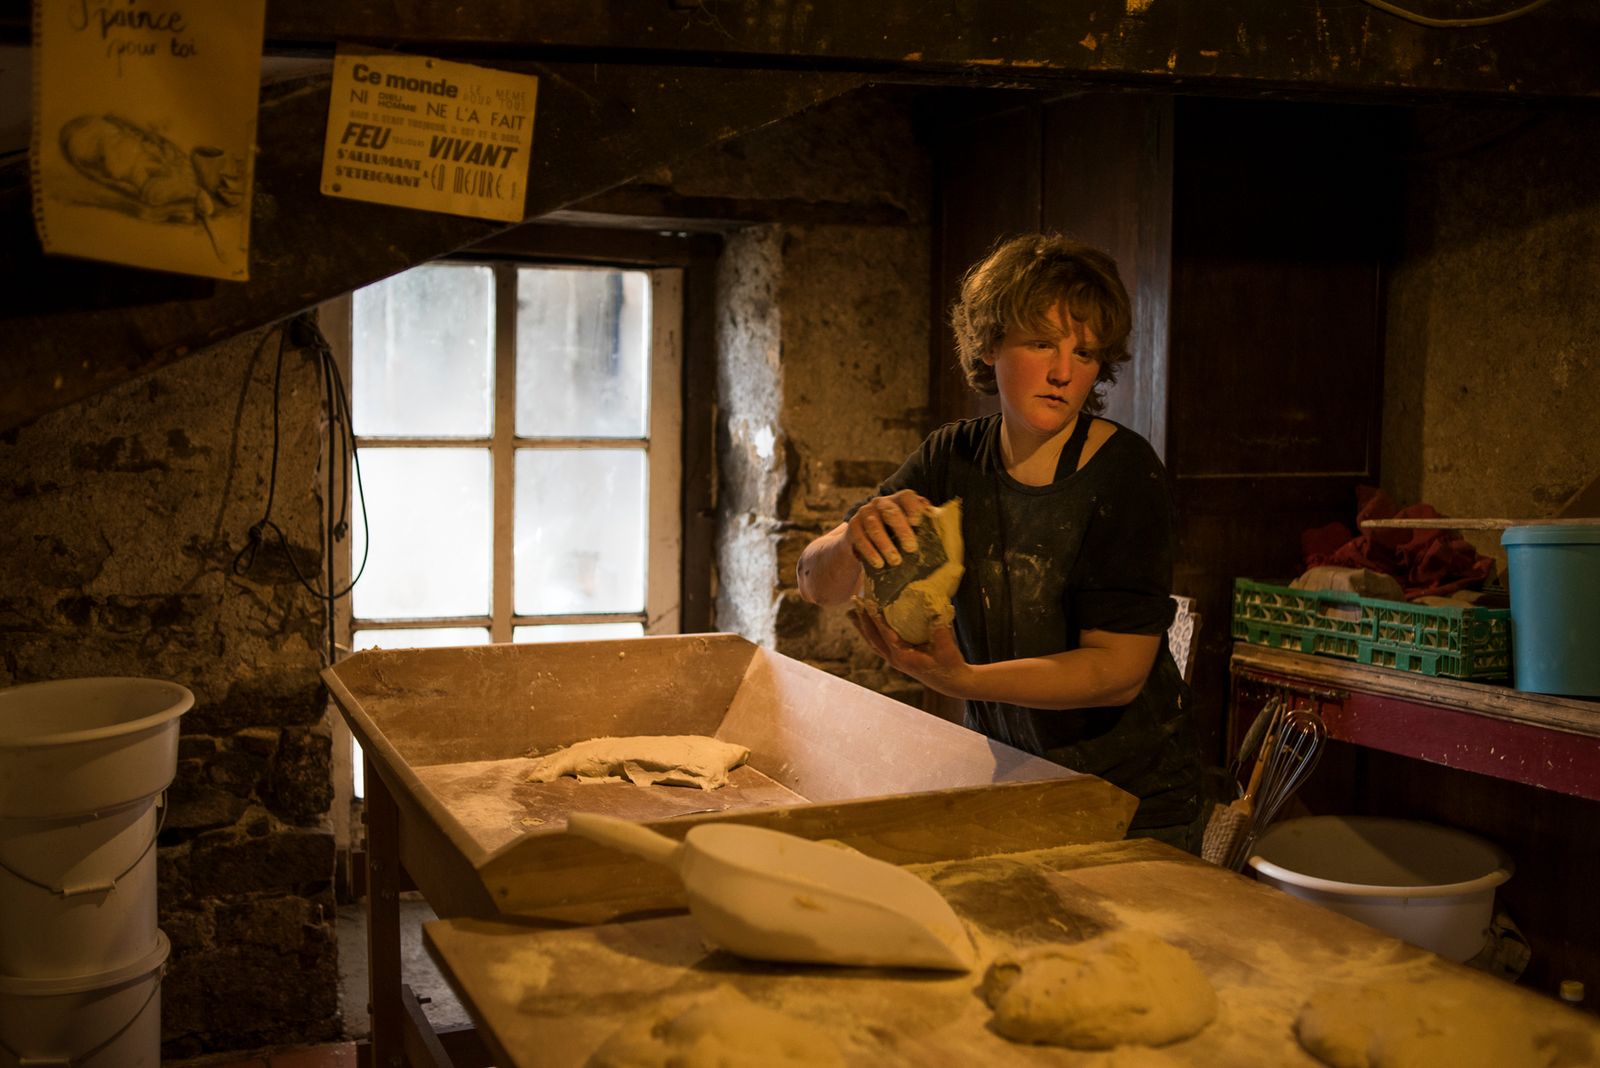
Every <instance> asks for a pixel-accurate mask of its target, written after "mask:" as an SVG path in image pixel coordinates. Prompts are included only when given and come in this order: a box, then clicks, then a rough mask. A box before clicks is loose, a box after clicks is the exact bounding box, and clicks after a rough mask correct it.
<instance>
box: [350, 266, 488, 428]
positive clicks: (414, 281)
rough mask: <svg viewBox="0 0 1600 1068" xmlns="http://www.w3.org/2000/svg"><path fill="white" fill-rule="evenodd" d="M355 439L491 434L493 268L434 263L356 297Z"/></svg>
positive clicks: (354, 296)
mask: <svg viewBox="0 0 1600 1068" xmlns="http://www.w3.org/2000/svg"><path fill="white" fill-rule="evenodd" d="M351 314H352V316H353V318H354V323H353V329H352V354H351V359H352V362H353V364H354V367H353V371H354V374H353V383H352V386H351V390H350V394H351V401H352V411H353V416H354V420H355V430H356V433H357V434H363V435H367V436H369V437H485V436H487V435H488V434H489V428H490V426H491V423H490V412H491V411H492V410H493V406H492V400H493V393H494V387H493V383H494V272H493V271H492V270H490V269H489V268H488V267H468V266H457V265H444V264H436V265H430V266H426V267H418V268H415V269H414V270H410V271H406V272H405V273H403V274H397V275H395V276H394V277H392V278H386V279H384V280H383V281H381V282H377V283H375V284H373V285H370V286H367V287H366V288H364V289H358V290H356V291H355V293H354V295H353V298H352V311H351Z"/></svg>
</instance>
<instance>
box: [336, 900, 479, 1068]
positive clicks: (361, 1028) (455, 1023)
mask: <svg viewBox="0 0 1600 1068" xmlns="http://www.w3.org/2000/svg"><path fill="white" fill-rule="evenodd" d="M435 918H436V917H435V916H434V914H433V910H432V909H431V908H429V907H428V903H427V902H426V901H424V900H422V898H421V896H420V895H417V894H405V895H403V896H402V897H401V899H400V959H401V978H402V981H404V982H406V983H408V984H410V986H411V989H412V990H414V991H415V992H416V994H417V996H418V997H421V998H427V999H428V1000H427V1001H425V1002H423V1005H422V1012H423V1015H425V1016H427V1018H428V1022H429V1023H431V1024H433V1026H434V1029H435V1030H441V1031H442V1030H446V1029H448V1028H452V1027H464V1026H468V1025H470V1024H471V1023H472V1020H471V1018H470V1017H469V1016H468V1015H467V1013H466V1010H465V1009H463V1008H462V1007H461V1002H460V1001H459V1000H458V999H457V998H456V995H455V992H454V991H453V990H451V989H450V984H449V983H447V982H446V981H445V978H444V976H442V975H440V974H439V968H438V966H437V965H435V964H434V963H433V958H432V957H430V956H428V950H427V947H425V946H424V945H423V944H422V925H423V924H424V923H427V922H428V921H429V920H432V919H435ZM339 1008H340V1011H341V1012H342V1013H343V1014H344V1033H345V1037H346V1038H350V1039H355V1040H358V1041H359V1040H361V1039H365V1038H366V1037H367V1036H368V1035H369V1034H370V1033H371V1029H370V1027H369V1022H368V1019H367V924H366V914H365V912H364V911H363V910H362V906H361V905H360V904H354V905H342V906H340V908H339Z"/></svg>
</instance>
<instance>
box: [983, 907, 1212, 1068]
mask: <svg viewBox="0 0 1600 1068" xmlns="http://www.w3.org/2000/svg"><path fill="white" fill-rule="evenodd" d="M983 996H984V1000H986V1001H988V1003H989V1006H990V1007H991V1008H992V1009H994V1019H993V1020H992V1021H991V1026H992V1027H993V1028H994V1029H995V1030H996V1031H998V1032H999V1033H1000V1034H1002V1035H1004V1036H1005V1037H1006V1038H1009V1039H1012V1040H1013V1041H1016V1042H1037V1043H1043V1044H1048V1045H1052V1046H1070V1047H1071V1048H1073V1049H1110V1048H1112V1047H1113V1046H1121V1045H1142V1046H1163V1045H1166V1044H1167V1043H1169V1042H1177V1041H1180V1040H1181V1039H1185V1038H1190V1037H1192V1036H1194V1035H1197V1034H1199V1033H1200V1032H1201V1031H1202V1030H1204V1029H1205V1026H1206V1025H1207V1024H1209V1023H1210V1022H1211V1021H1212V1020H1213V1019H1214V1018H1215V1017H1216V1015H1217V993H1216V991H1215V990H1213V989H1212V987H1211V982H1210V980H1208V979H1207V978H1206V977H1205V973H1204V972H1202V971H1201V970H1200V968H1199V966H1198V965H1196V964H1195V962H1194V960H1193V959H1192V958H1191V957H1190V956H1189V954H1187V953H1185V952H1184V951H1183V950H1181V949H1179V948H1178V947H1177V946H1174V945H1172V944H1170V943H1168V942H1163V941H1162V940H1161V939H1159V938H1157V937H1155V936H1154V935H1150V934H1146V933H1144V932H1143V931H1114V932H1111V933H1109V934H1104V935H1100V936H1098V937H1096V938H1091V939H1088V940H1087V941H1084V942H1075V943H1071V944H1064V945H1048V946H1035V947H1032V948H1029V949H1025V950H1020V951H1018V952H1015V953H1010V954H1005V955H1002V956H1000V957H998V958H997V959H996V960H995V962H994V963H993V964H991V965H990V966H989V971H988V973H987V974H986V975H985V976H984V978H983Z"/></svg>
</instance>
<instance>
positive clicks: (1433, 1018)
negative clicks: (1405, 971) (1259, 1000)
mask: <svg viewBox="0 0 1600 1068" xmlns="http://www.w3.org/2000/svg"><path fill="white" fill-rule="evenodd" d="M1294 1030H1295V1037H1296V1038H1297V1039H1299V1041H1300V1045H1301V1047H1302V1048H1304V1049H1305V1051H1306V1052H1307V1053H1309V1054H1311V1055H1312V1056H1313V1057H1315V1058H1317V1060H1319V1061H1321V1062H1322V1063H1323V1064H1326V1065H1329V1066H1331V1068H1435V1066H1440V1065H1448V1066H1449V1068H1548V1066H1549V1065H1550V1064H1551V1062H1552V1054H1551V1052H1550V1051H1548V1050H1541V1049H1540V1048H1539V1047H1538V1046H1537V1044H1536V1043H1535V1041H1534V1037H1533V1031H1534V1026H1533V1022H1532V1021H1531V1020H1530V1019H1528V1017H1527V1014H1526V1013H1524V1012H1522V1011H1521V1009H1520V1008H1519V1007H1518V1006H1517V1005H1516V1003H1515V1002H1513V1001H1511V1000H1509V999H1502V998H1496V997H1493V996H1492V995H1491V994H1490V993H1489V992H1488V991H1485V990H1483V989H1480V988H1479V987H1478V986H1477V984H1474V983H1469V982H1467V981H1465V980H1462V979H1455V978H1449V977H1443V976H1431V977H1421V978H1413V979H1391V980H1388V981H1384V982H1378V983H1363V984H1360V985H1356V984H1341V985H1331V986H1326V987H1323V988H1322V989H1321V990H1319V991H1317V992H1316V993H1315V994H1313V995H1312V996H1311V998H1310V999H1309V1000H1308V1001H1307V1002H1306V1003H1305V1005H1303V1006H1302V1007H1301V1009H1300V1013H1299V1015H1298V1016H1297V1017H1296V1018H1295V1023H1294Z"/></svg>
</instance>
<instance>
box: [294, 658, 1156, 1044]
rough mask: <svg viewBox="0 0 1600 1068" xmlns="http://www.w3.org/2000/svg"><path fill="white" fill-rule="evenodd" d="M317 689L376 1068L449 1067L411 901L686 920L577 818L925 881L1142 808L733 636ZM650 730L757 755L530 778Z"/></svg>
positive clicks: (1102, 786) (439, 909) (361, 677)
mask: <svg viewBox="0 0 1600 1068" xmlns="http://www.w3.org/2000/svg"><path fill="white" fill-rule="evenodd" d="M323 677H324V679H325V681H326V682H327V684H328V688H329V690H330V691H331V692H332V693H333V696H334V698H335V700H336V702H337V703H338V705H339V708H340V710H341V712H342V713H343V715H344V717H345V719H346V721H347V722H348V723H349V724H350V728H351V731H352V732H353V733H354V734H355V736H356V738H357V740H359V741H360V743H361V746H362V749H363V750H364V751H365V754H366V759H367V770H368V774H367V798H366V836H367V842H366V844H367V863H368V886H367V925H368V941H369V969H370V995H371V1007H370V1012H371V1016H372V1053H373V1064H374V1065H376V1066H378V1068H399V1066H400V1065H402V1064H404V1063H405V1061H406V1060H410V1061H411V1062H412V1063H413V1064H427V1063H430V1062H432V1061H437V1060H438V1059H439V1057H440V1056H441V1052H440V1049H439V1043H438V1041H437V1037H436V1036H434V1035H433V1034H432V1033H431V1031H429V1029H428V1028H427V1026H426V1020H425V1019H424V1018H423V1016H422V1013H421V1012H420V1011H418V1009H417V1006H416V1003H415V1000H414V999H412V998H409V997H407V996H406V992H405V988H404V976H403V975H402V973H401V959H400V936H399V901H398V895H399V893H400V892H401V890H402V889H404V888H406V887H407V886H410V885H415V886H416V887H417V888H418V889H419V890H421V891H422V893H423V895H424V896H425V897H426V898H427V900H428V903H429V905H431V906H432V908H433V910H434V911H435V912H436V913H437V914H438V915H439V916H441V917H445V918H447V919H453V918H466V917H472V918H476V919H480V920H492V919H504V918H513V917H514V918H519V919H522V920H525V921H529V920H539V921H543V922H554V921H561V922H577V923H598V922H603V921H606V920H609V919H612V918H614V917H615V916H617V915H618V914H619V913H621V912H627V911H637V910H639V909H646V908H674V907H681V905H682V895H681V892H680V888H679V887H678V884H677V880H676V877H675V876H674V875H672V873H670V872H668V871H667V870H666V869H664V868H662V867H660V866H659V865H655V864H651V863H649V862H647V861H643V860H638V859H636V858H633V857H628V856H625V855H623V854H619V853H616V852H615V851H613V850H608V849H606V848H604V847H603V846H599V845H596V844H595V843H593V842H589V841H586V840H583V839H580V838H576V837H574V836H572V835H568V834H566V833H565V830H566V814H567V813H568V812H569V811H589V812H602V813H605V814H608V815H613V816H618V817H621V818H625V819H633V820H639V821H643V822H649V823H650V824H651V825H652V826H654V827H656V828H658V829H660V830H663V831H664V832H666V833H672V834H679V835H681V834H683V833H684V832H685V830H686V829H687V827H688V826H690V825H692V824H694V823H697V822H700V821H703V820H711V819H731V820H737V821H740V822H747V823H754V824H758V825H762V826H768V827H774V828H777V829H780V830H786V831H790V832H792V833H795V834H799V835H802V836H804V837H809V838H834V839H838V840H840V841H842V842H845V843H847V844H849V845H851V846H853V847H855V848H857V849H860V850H862V851H863V852H865V853H868V854H870V855H872V856H875V857H878V858H879V859H882V860H887V861H890V862H892V863H898V864H911V863H922V862H932V861H944V860H959V859H962V858H967V857H973V856H978V855H982V854H987V853H993V852H996V851H1021V850H1031V849H1038V848H1040V847H1043V846H1056V845H1063V844H1068V843H1074V842H1103V841H1114V840H1116V839H1119V838H1121V837H1122V835H1123V834H1124V832H1125V831H1126V830H1127V826H1128V821H1129V820H1130V819H1131V818H1132V816H1133V810H1134V806H1135V801H1134V798H1133V797H1131V796H1130V795H1128V794H1126V793H1124V792H1123V791H1121V790H1119V789H1117V788H1116V787H1114V786H1112V785H1111V784H1109V783H1107V782H1104V781H1103V780H1100V779H1097V778H1094V777H1092V776H1087V775H1077V774H1074V773H1073V772H1070V771H1067V770H1066V769H1065V768H1062V767H1060V766H1059V765H1056V764H1052V763H1050V762H1048V761H1045V760H1041V759H1039V758H1037V757H1033V756H1030V755H1028V754H1026V753H1022V752H1019V751H1017V750H1015V749H1011V748H1009V747H1007V746H1004V745H1000V744H998V743H996V742H991V741H989V740H988V739H986V738H984V737H982V736H981V735H978V734H975V733H974V732H972V731H968V730H965V729H963V728H961V727H958V726H956V725H955V724H952V723H947V722H945V721H944V720H941V719H939V718H937V717H935V716H930V715H928V714H926V713H923V712H922V711H920V710H918V709H915V708H912V707H910V706H908V705H905V704H902V703H900V702H898V701H894V700H891V699H889V698H887V697H884V696H882V695H880V694H876V693H872V692H871V691H868V690H865V689H862V688H861V687H859V686H855V685H853V684H851V683H849V682H846V681H844V680H842V679H838V678H835V677H834V676H832V675H829V674H827V673H826V672H823V671H819V670H817V669H816V668H813V667H809V666H807V665H805V664H802V663H800V662H798V661H796V660H792V659H790V658H788V657H785V656H782V655H780V654H777V653H773V652H771V651H770V650H766V649H762V648H759V647H757V646H755V645H753V644H751V643H750V642H748V641H745V640H744V639H742V638H738V637H736V636H733V635H727V634H706V635H683V636H675V637H662V638H638V639H632V640H629V641H620V642H582V643H572V644H566V645H496V646H479V647H474V648H466V649H409V650H387V651H385V650H369V651H366V652H361V653H357V654H355V655H353V656H350V657H348V658H346V659H344V660H342V661H340V662H339V663H338V664H337V665H335V666H334V667H332V668H329V669H328V670H327V671H325V672H324V673H323ZM643 734H706V735H714V736H716V737H718V738H722V739H725V740H727V741H732V742H737V743H739V744H741V745H744V746H747V747H748V748H749V750H750V760H749V763H748V764H747V765H746V766H744V767H741V768H738V769H736V770H735V772H734V773H733V776H732V780H731V782H730V784H729V785H728V786H726V787H724V788H722V789H720V790H715V791H701V790H695V789H685V788H681V787H670V786H651V787H637V786H634V785H632V784H630V783H613V784H598V785H593V784H589V785H586V784H579V783H577V782H574V781H572V780H563V781H558V782H553V783H530V782H528V781H527V778H528V772H529V766H530V765H531V763H532V761H531V759H530V758H529V756H528V754H529V753H530V752H533V751H537V752H544V751H547V750H549V749H553V748H555V747H557V746H562V745H568V744H571V743H572V742H576V741H580V740H583V739H586V738H592V737H595V736H599V735H643Z"/></svg>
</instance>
